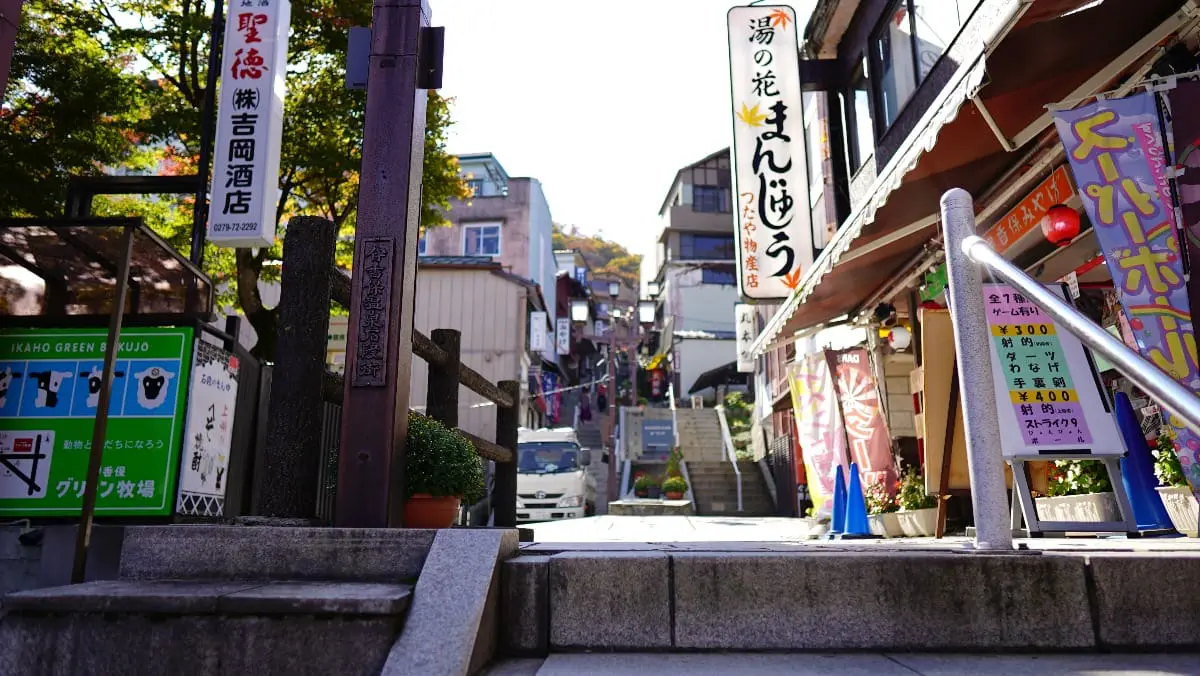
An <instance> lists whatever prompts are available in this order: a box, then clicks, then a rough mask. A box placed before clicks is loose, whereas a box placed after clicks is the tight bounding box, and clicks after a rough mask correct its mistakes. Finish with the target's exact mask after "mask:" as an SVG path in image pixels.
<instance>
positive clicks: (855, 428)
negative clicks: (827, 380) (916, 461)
mask: <svg viewBox="0 0 1200 676" xmlns="http://www.w3.org/2000/svg"><path fill="white" fill-rule="evenodd" d="M833 358H834V363H835V364H836V367H835V369H836V375H837V396H838V400H839V401H840V402H841V408H842V420H843V421H844V423H845V429H846V441H847V443H848V444H849V450H850V457H851V458H853V460H854V462H856V463H858V467H859V469H860V470H861V471H862V478H863V482H864V484H865V485H866V486H875V485H879V486H882V487H883V489H884V491H885V492H886V493H887V494H888V495H894V494H895V493H896V479H898V478H899V475H898V474H897V472H896V461H895V459H894V458H893V456H892V436H891V434H889V433H888V428H887V421H886V420H885V419H884V417H883V407H882V406H881V405H880V401H879V389H878V388H877V387H876V386H875V375H874V374H873V373H871V355H870V353H869V352H868V351H867V350H866V348H861V347H856V348H852V349H849V350H842V351H840V352H835V353H833Z"/></svg>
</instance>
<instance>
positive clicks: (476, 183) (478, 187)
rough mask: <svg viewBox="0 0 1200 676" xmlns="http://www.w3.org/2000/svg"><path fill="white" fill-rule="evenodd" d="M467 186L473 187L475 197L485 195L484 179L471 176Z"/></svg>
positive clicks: (472, 192)
mask: <svg viewBox="0 0 1200 676" xmlns="http://www.w3.org/2000/svg"><path fill="white" fill-rule="evenodd" d="M467 187H469V188H470V189H471V194H472V195H474V196H475V197H483V179H482V178H469V179H467Z"/></svg>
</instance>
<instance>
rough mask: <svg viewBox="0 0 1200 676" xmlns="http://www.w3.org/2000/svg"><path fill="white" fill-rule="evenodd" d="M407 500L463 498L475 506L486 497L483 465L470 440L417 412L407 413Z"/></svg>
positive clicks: (405, 494)
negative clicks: (445, 497) (414, 498)
mask: <svg viewBox="0 0 1200 676" xmlns="http://www.w3.org/2000/svg"><path fill="white" fill-rule="evenodd" d="M405 468H406V471H405V477H404V478H405V483H406V485H405V493H404V496H405V498H411V497H412V496H414V495H419V494H428V495H432V496H434V497H440V496H451V497H457V498H462V499H463V501H464V503H465V504H468V505H470V504H473V503H475V502H477V501H479V499H480V498H482V497H483V492H484V488H483V465H482V464H481V463H480V459H479V456H478V455H476V454H475V447H474V446H472V445H471V442H470V441H467V438H466V437H464V436H463V435H461V434H459V433H458V432H457V431H455V430H451V429H448V428H447V427H446V426H445V425H443V424H442V423H440V422H438V421H436V420H434V419H433V418H430V417H428V416H425V415H421V414H420V413H417V412H416V411H410V412H409V414H408V445H407V457H406V464H405Z"/></svg>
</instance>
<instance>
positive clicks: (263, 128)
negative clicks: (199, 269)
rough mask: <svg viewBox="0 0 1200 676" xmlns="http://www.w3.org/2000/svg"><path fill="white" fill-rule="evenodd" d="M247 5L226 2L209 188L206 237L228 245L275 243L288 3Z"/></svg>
mask: <svg viewBox="0 0 1200 676" xmlns="http://www.w3.org/2000/svg"><path fill="white" fill-rule="evenodd" d="M218 1H219V0H218ZM253 5H254V6H253V7H251V6H249V5H248V3H245V2H237V1H236V0H231V1H230V3H229V10H228V14H227V15H226V16H227V17H228V18H227V19H226V21H225V50H224V54H225V56H224V58H223V60H222V62H221V63H222V64H223V68H222V71H221V92H220V97H221V102H220V105H219V106H218V107H217V140H216V145H215V146H214V147H213V174H212V189H211V190H210V191H209V208H208V239H209V240H210V241H211V242H212V243H214V244H217V245H218V246H226V247H235V248H245V247H264V246H271V245H272V244H274V243H275V210H276V203H277V201H278V200H279V151H280V146H281V145H282V139H283V97H284V88H285V79H286V77H287V44H288V30H289V29H290V26H291V12H292V7H291V4H290V3H289V2H288V0H256V1H255V2H254V3H253Z"/></svg>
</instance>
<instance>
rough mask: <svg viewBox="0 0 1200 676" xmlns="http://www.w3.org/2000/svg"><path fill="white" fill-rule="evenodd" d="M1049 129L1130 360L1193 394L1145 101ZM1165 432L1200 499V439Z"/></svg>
mask: <svg viewBox="0 0 1200 676" xmlns="http://www.w3.org/2000/svg"><path fill="white" fill-rule="evenodd" d="M1054 124H1055V126H1056V128H1057V129H1058V135H1059V138H1060V139H1062V143H1063V147H1064V148H1065V149H1066V151H1067V158H1068V160H1069V161H1070V164H1071V170H1072V172H1073V173H1074V175H1075V184H1076V185H1077V186H1078V187H1079V196H1080V198H1081V199H1082V200H1083V204H1084V207H1085V208H1086V209H1087V213H1088V216H1089V218H1090V219H1091V221H1092V225H1093V227H1094V228H1095V230H1096V239H1097V241H1098V242H1099V243H1100V247H1101V250H1102V251H1103V253H1104V257H1105V260H1106V261H1107V263H1108V268H1109V271H1110V272H1111V273H1112V278H1113V284H1114V285H1115V286H1116V289H1117V292H1118V294H1119V295H1120V298H1121V305H1122V306H1123V307H1124V309H1125V313H1126V314H1127V315H1128V317H1129V323H1130V327H1131V328H1132V329H1133V333H1134V339H1135V340H1136V341H1137V345H1138V351H1139V352H1141V354H1142V356H1143V357H1145V358H1146V359H1148V360H1150V361H1151V362H1153V363H1154V364H1155V365H1157V366H1158V367H1159V368H1160V369H1162V370H1163V371H1165V372H1166V373H1168V374H1170V375H1171V376H1172V377H1174V378H1175V379H1176V380H1178V381H1179V382H1180V383H1181V384H1183V385H1185V386H1186V387H1188V388H1189V389H1191V390H1192V391H1198V390H1200V374H1198V372H1197V371H1198V369H1197V363H1196V338H1195V334H1194V332H1193V329H1192V315H1191V308H1190V305H1189V303H1188V295H1187V288H1186V286H1185V283H1184V278H1183V260H1182V257H1181V254H1180V247H1179V240H1178V238H1177V236H1176V229H1175V211H1174V205H1173V203H1172V200H1171V197H1170V187H1169V184H1168V182H1167V176H1166V161H1165V156H1164V152H1163V144H1162V136H1161V134H1160V132H1159V129H1158V111H1157V105H1156V100H1155V96H1154V94H1151V93H1142V94H1137V95H1134V96H1130V97H1127V98H1123V99H1111V100H1101V101H1096V102H1095V103H1091V104H1088V105H1086V106H1082V107H1079V108H1076V109H1074V110H1066V111H1058V112H1055V113H1054ZM1170 424H1171V427H1172V428H1173V429H1174V430H1175V432H1176V433H1177V435H1178V437H1177V441H1176V451H1177V452H1178V454H1179V461H1180V463H1181V464H1182V465H1183V470H1184V474H1185V475H1187V477H1188V482H1189V483H1190V484H1191V486H1192V490H1193V491H1198V492H1200V438H1198V437H1197V435H1196V433H1194V432H1192V431H1191V430H1189V429H1188V428H1187V427H1186V425H1184V424H1183V423H1182V421H1179V420H1178V419H1176V418H1175V417H1174V416H1171V423H1170Z"/></svg>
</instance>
